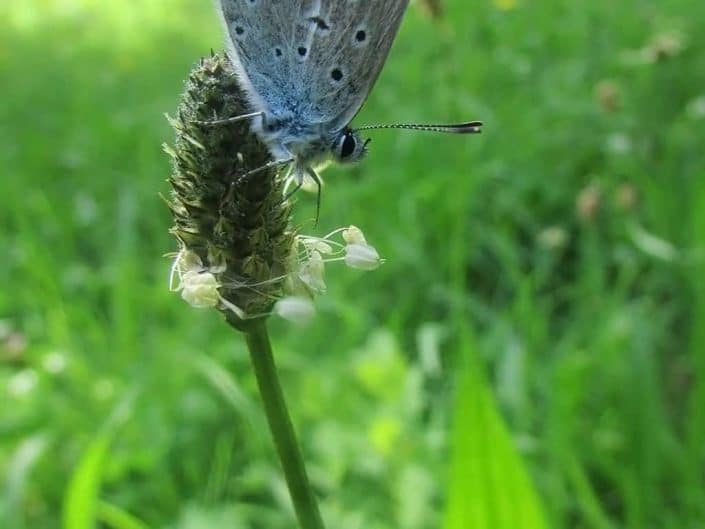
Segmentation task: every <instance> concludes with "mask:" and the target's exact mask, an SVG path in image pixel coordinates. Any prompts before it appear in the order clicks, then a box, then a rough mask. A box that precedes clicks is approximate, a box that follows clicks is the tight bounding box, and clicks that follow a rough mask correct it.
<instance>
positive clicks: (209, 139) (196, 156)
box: [165, 55, 296, 330]
mask: <svg viewBox="0 0 705 529" xmlns="http://www.w3.org/2000/svg"><path fill="white" fill-rule="evenodd" d="M249 112H251V109H250V108H248V104H247V102H246V98H245V96H244V94H243V92H242V90H241V89H240V87H239V85H238V82H237V80H236V78H235V75H234V73H233V69H232V66H231V64H230V63H229V62H228V59H227V58H226V57H224V56H220V55H213V56H211V57H210V58H206V59H202V60H201V62H200V63H199V64H198V65H197V66H196V67H194V69H193V70H192V71H191V73H190V75H189V78H188V81H187V83H186V89H185V91H184V93H183V95H182V97H181V101H180V103H179V107H178V111H177V115H176V117H173V118H169V121H170V123H171V125H172V127H173V128H174V131H175V133H176V139H175V142H174V145H173V146H165V151H166V152H167V153H168V154H169V155H170V157H171V158H172V174H171V177H170V178H169V182H170V184H171V187H172V193H171V196H170V198H169V200H168V205H169V208H170V209H171V211H172V213H173V217H174V226H173V227H172V228H171V230H170V231H171V233H172V234H173V235H174V236H175V237H176V239H177V241H178V244H179V252H178V254H177V256H176V259H175V261H174V266H173V268H172V289H173V290H179V291H180V292H181V295H182V297H183V298H184V299H185V300H186V301H187V302H189V303H190V304H192V305H193V306H196V307H215V308H217V309H218V310H220V311H221V312H222V313H223V314H224V315H225V317H226V319H227V321H228V322H229V323H230V324H231V325H232V326H234V327H235V328H237V329H240V330H245V329H246V328H247V325H248V322H249V321H251V320H252V319H255V318H260V317H265V316H266V315H267V314H269V313H271V311H272V309H273V307H274V304H275V303H276V302H277V301H278V300H280V299H282V298H284V297H286V292H285V284H286V278H287V276H288V275H289V274H290V273H291V272H292V271H291V270H290V266H291V263H292V256H291V252H292V248H294V247H295V244H294V243H295V237H296V233H295V230H294V229H293V228H292V227H291V223H290V211H291V204H290V201H289V200H285V199H284V195H283V189H284V177H283V175H281V174H280V173H279V172H278V171H277V169H262V170H258V171H256V172H252V171H254V170H256V169H261V168H262V167H263V166H264V165H265V164H267V163H268V162H271V161H272V158H271V155H270V153H269V150H268V149H267V147H266V145H264V144H263V143H262V142H261V141H260V139H259V138H258V137H257V136H256V135H255V133H253V132H252V131H251V130H250V126H249V120H241V121H235V122H227V123H222V122H221V123H214V122H215V121H217V120H224V119H227V118H231V117H234V116H240V115H243V114H246V113H249ZM175 276H176V277H178V284H177V285H176V286H174V285H173V282H174V277H175Z"/></svg>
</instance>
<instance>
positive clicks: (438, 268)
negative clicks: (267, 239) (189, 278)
mask: <svg viewBox="0 0 705 529" xmlns="http://www.w3.org/2000/svg"><path fill="white" fill-rule="evenodd" d="M445 4H446V9H445V17H444V18H443V19H441V20H440V21H437V22H436V21H431V20H429V19H427V18H424V16H423V12H422V11H421V10H417V9H416V8H415V7H412V8H411V9H410V12H409V13H408V16H407V17H406V20H405V21H404V24H403V26H402V30H401V33H400V35H399V38H398V40H397V42H396V44H395V47H394V50H393V51H392V54H391V56H390V59H389V61H388V63H387V65H386V67H385V69H384V72H383V74H382V76H381V77H380V79H379V81H378V83H377V85H376V86H375V89H374V91H373V93H372V95H371V97H370V99H369V101H368V103H367V104H366V105H365V107H364V109H363V111H362V112H361V113H360V116H359V117H358V118H357V120H356V123H360V124H362V123H378V122H382V123H384V122H406V121H451V120H456V119H457V120H460V119H482V120H483V121H484V122H485V130H484V133H483V134H482V135H481V136H474V137H469V138H468V137H459V138H458V137H439V136H433V135H424V134H413V133H404V132H399V131H379V132H377V133H375V136H374V141H373V142H372V144H371V145H370V147H371V149H370V151H371V152H370V155H369V156H368V157H367V159H366V160H364V161H363V162H362V163H361V164H359V165H356V166H355V167H353V168H351V169H349V170H343V169H341V168H335V167H332V168H330V169H329V170H327V171H326V172H325V173H324V178H325V180H326V185H325V187H324V189H323V196H322V208H321V213H320V223H319V226H318V227H313V226H312V222H311V219H312V218H313V216H314V214H315V200H314V199H313V198H312V197H309V196H307V195H304V194H303V193H300V194H299V195H297V197H296V198H297V200H298V204H297V205H296V207H295V215H296V216H297V222H299V223H300V224H301V226H302V231H304V232H306V233H313V232H317V233H319V234H324V233H327V232H328V231H330V230H332V229H335V228H337V227H339V226H343V225H347V224H351V223H352V224H356V225H358V226H360V227H361V228H362V229H364V231H365V234H366V235H367V237H368V239H369V241H370V242H371V243H372V244H374V245H375V247H376V248H377V249H378V250H379V251H380V253H381V254H382V256H383V257H385V258H386V259H387V263H386V264H385V265H384V266H383V267H381V268H380V269H379V270H377V271H375V272H374V273H369V274H364V275H363V274H361V273H360V274H358V273H355V272H353V271H349V270H343V269H331V270H330V272H329V274H328V276H327V278H326V280H327V283H328V293H327V294H326V296H324V297H322V298H321V299H320V301H319V302H318V307H319V315H318V317H317V319H316V321H315V322H314V323H313V325H312V326H311V327H309V328H307V329H303V330H302V329H298V328H292V327H291V326H290V325H288V324H285V323H283V322H278V321H274V322H273V327H274V329H273V331H274V349H275V352H276V354H277V360H278V362H279V363H280V365H281V369H282V372H283V385H284V389H285V392H286V395H287V397H288V399H289V405H290V408H291V411H292V413H293V414H294V421H295V423H296V425H297V430H298V432H299V434H300V437H301V439H302V442H303V447H304V452H305V455H306V459H307V461H308V464H309V466H310V469H309V470H310V474H311V477H312V480H313V482H314V485H315V487H316V490H317V493H318V494H319V496H320V497H321V499H322V508H323V514H324V517H325V519H326V520H327V522H328V526H329V527H331V528H336V529H357V528H360V527H364V528H365V529H391V528H394V529H397V528H403V529H426V528H429V527H439V526H441V525H442V524H444V523H445V524H446V526H447V527H448V528H449V529H455V528H459V527H462V526H463V523H465V522H464V520H468V519H470V520H478V521H476V522H475V523H476V527H480V528H481V527H483V525H482V524H484V526H486V527H493V528H494V527H499V528H500V529H501V527H502V525H500V524H505V525H507V524H512V525H513V526H514V527H541V526H542V525H544V526H549V527H556V528H563V527H566V528H576V529H583V528H598V529H602V528H615V529H617V528H619V529H643V528H650V527H653V528H661V527H669V528H671V527H673V528H683V529H689V528H692V527H699V526H700V525H701V524H702V520H703V519H705V483H704V481H705V476H704V474H703V468H705V355H704V354H703V350H705V331H704V330H703V329H705V326H704V325H703V321H704V319H705V290H704V287H703V281H702V278H703V277H704V276H705V264H704V261H703V247H705V231H704V230H705V217H704V215H705V213H704V212H705V179H703V175H704V174H705V155H704V154H703V149H702V138H703V137H705V90H704V89H703V87H704V86H705V49H704V48H703V42H702V38H701V33H702V27H704V26H705V6H703V5H701V4H700V3H698V2H692V0H688V1H686V0H670V1H668V2H650V1H647V0H634V1H631V2H613V1H609V0H595V1H594V2H589V3H584V4H577V3H566V2H560V1H558V0H545V1H542V2H529V1H525V2H518V3H516V4H514V3H513V2H511V1H510V0H503V1H499V0H497V1H496V3H493V2H491V1H490V0H487V1H485V2H479V1H478V2H471V3H468V2H467V1H466V0H448V1H447V2H445ZM210 48H214V49H216V50H218V49H221V48H222V34H221V30H220V28H219V27H218V24H217V21H216V19H215V15H214V13H213V11H212V6H211V3H210V2H203V1H201V0H170V1H168V2H167V1H153V2H139V3H135V2H129V1H118V2H109V3H106V2H102V1H101V2H99V1H94V0H63V1H58V0H36V1H34V2H22V1H20V0H10V1H9V2H8V1H5V2H3V3H2V5H1V6H0V86H2V105H0V163H1V166H2V168H3V175H2V184H0V185H1V189H2V194H1V195H0V226H2V230H0V248H3V250H4V254H3V255H4V262H3V266H2V267H0V283H1V284H2V285H3V286H4V288H3V289H0V320H1V321H0V392H2V394H1V395H0V403H1V404H0V476H3V481H2V484H1V485H0V527H8V528H12V529H27V528H32V529H45V528H46V529H49V528H51V529H54V528H56V527H57V526H59V525H60V524H61V521H62V520H64V521H66V522H67V523H66V524H65V525H66V526H67V529H74V528H76V527H90V526H95V527H100V526H105V527H110V528H118V529H132V528H139V527H150V528H155V529H156V528H172V529H199V528H202V527H233V528H238V527H243V528H245V527H247V528H250V527H254V528H259V527H266V528H268V529H277V528H282V529H283V528H286V529H289V528H291V527H292V524H293V514H292V512H291V507H290V505H289V501H288V498H287V495H286V490H285V487H284V483H283V479H282V476H281V472H280V470H279V468H278V466H277V463H276V458H275V456H274V451H273V447H272V446H271V442H270V440H269V437H268V433H267V431H266V428H265V426H264V422H263V417H262V416H261V413H260V408H259V401H258V399H257V395H256V388H255V383H254V379H253V377H252V375H251V373H250V371H249V365H248V360H247V356H246V354H245V351H244V348H243V345H242V343H241V342H240V338H239V337H238V336H237V335H235V334H234V333H233V332H232V331H231V330H230V329H229V328H228V326H227V325H225V324H224V323H223V322H222V320H221V318H220V316H219V315H217V314H216V313H215V312H212V311H207V312H204V311H201V312H199V311H196V310H195V309H192V308H190V307H188V306H186V305H185V304H184V303H183V302H181V300H180V299H179V298H178V296H177V295H175V294H173V293H170V292H169V291H168V289H167V277H168V272H169V265H170V263H169V260H168V259H163V258H161V256H162V255H163V254H164V253H166V252H170V251H173V250H175V246H174V242H173V240H172V239H171V238H170V236H169V234H168V232H167V230H168V228H169V226H170V223H171V220H170V214H169V211H168V209H167V207H166V206H165V204H164V202H163V200H162V199H161V198H160V197H159V193H161V194H164V195H165V194H167V193H168V190H169V188H168V184H167V182H166V179H167V178H168V175H169V170H170V167H169V161H168V159H167V157H166V156H165V155H164V154H163V153H162V152H161V145H162V143H163V142H165V141H167V142H168V141H170V140H171V139H172V132H171V131H170V129H169V125H168V123H167V122H166V120H165V119H164V118H163V114H164V113H165V112H169V113H171V112H173V111H174V109H175V108H176V105H177V101H178V97H179V94H180V93H181V92H182V89H183V82H184V79H185V77H186V75H187V73H188V71H189V69H190V67H191V65H192V64H193V63H194V62H195V61H196V60H197V59H198V58H199V56H201V55H207V54H208V53H209V50H210ZM485 375H486V376H485ZM135 387H137V388H139V392H138V393H137V394H136V396H135V397H134V401H132V400H131V399H132V397H131V395H132V391H133V390H132V388H135ZM125 399H127V401H130V402H131V404H130V405H129V406H125V407H121V403H123V402H125V401H126V400H125ZM115 409H121V410H124V416H123V417H122V419H121V420H120V421H117V422H118V423H119V427H115V428H114V429H110V428H106V426H105V425H106V417H109V416H111V413H113V410H115ZM465 410H467V413H465ZM111 424H112V423H111ZM466 498H467V499H468V501H470V500H472V502H473V503H472V504H468V503H463V499H466ZM537 498H538V499H537ZM513 513H524V514H514V515H513ZM480 516H483V517H484V518H482V519H483V520H484V522H481V521H479V520H480V518H479V517H480ZM473 517H477V518H473ZM512 517H514V518H516V519H512ZM544 518H545V523H544V522H543V519H544ZM532 520H533V521H532ZM69 522H70V523H69ZM488 524H489V525H488ZM495 524H496V525H495Z"/></svg>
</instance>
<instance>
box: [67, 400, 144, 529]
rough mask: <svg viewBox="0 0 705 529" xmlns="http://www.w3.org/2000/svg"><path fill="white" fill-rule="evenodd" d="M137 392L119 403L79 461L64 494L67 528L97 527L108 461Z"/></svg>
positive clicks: (91, 528)
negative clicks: (104, 472)
mask: <svg viewBox="0 0 705 529" xmlns="http://www.w3.org/2000/svg"><path fill="white" fill-rule="evenodd" d="M135 394H136V393H135V392H134V391H131V392H129V393H128V394H127V395H126V396H125V397H124V398H123V399H122V400H121V401H120V402H119V403H118V404H117V405H116V406H115V408H114V409H113V412H112V413H111V414H110V416H109V417H108V419H107V421H106V422H105V424H104V425H103V427H102V428H101V429H100V431H99V432H98V433H96V435H95V436H94V437H93V439H92V440H91V442H90V443H89V445H88V447H87V448H86V450H85V452H84V453H83V456H82V457H81V460H80V461H79V462H78V465H77V466H76V469H75V470H74V472H73V475H72V476H71V479H70V480H69V484H68V487H67V489H66V494H65V496H64V509H63V528H64V529H93V528H94V527H95V523H96V519H97V515H98V510H99V494H100V486H101V483H102V478H103V469H104V467H105V460H106V458H107V456H108V452H109V449H110V444H111V443H112V441H113V439H114V438H115V435H116V433H117V431H118V429H119V427H120V425H121V424H123V423H124V421H125V420H126V419H127V418H128V417H129V415H130V413H131V410H132V404H133V402H134V398H135Z"/></svg>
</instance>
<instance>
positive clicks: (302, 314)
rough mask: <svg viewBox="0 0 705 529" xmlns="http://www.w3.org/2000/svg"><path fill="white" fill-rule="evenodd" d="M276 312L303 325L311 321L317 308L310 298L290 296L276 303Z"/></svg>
mask: <svg viewBox="0 0 705 529" xmlns="http://www.w3.org/2000/svg"><path fill="white" fill-rule="evenodd" d="M274 312H275V314H277V315H278V316H280V317H281V318H284V319H285V320H289V321H291V322H293V323H296V324H298V325H303V324H306V323H308V322H309V321H311V318H313V316H314V314H315V313H316V309H315V307H314V306H313V302H312V301H311V300H310V299H307V298H303V297H297V296H290V297H288V298H283V299H280V300H279V301H277V303H276V304H275V305H274Z"/></svg>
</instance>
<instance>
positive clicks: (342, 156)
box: [335, 129, 367, 162]
mask: <svg viewBox="0 0 705 529" xmlns="http://www.w3.org/2000/svg"><path fill="white" fill-rule="evenodd" d="M366 145H367V142H364V143H363V142H362V141H361V140H360V137H359V136H358V135H357V134H356V133H355V132H353V131H352V130H349V129H347V130H344V131H343V132H341V133H340V135H339V136H338V140H337V142H336V146H335V157H336V158H337V160H338V161H339V162H356V161H357V160H359V159H360V158H362V157H363V156H364V154H365V152H366V150H367V149H366V148H365V146H366Z"/></svg>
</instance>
